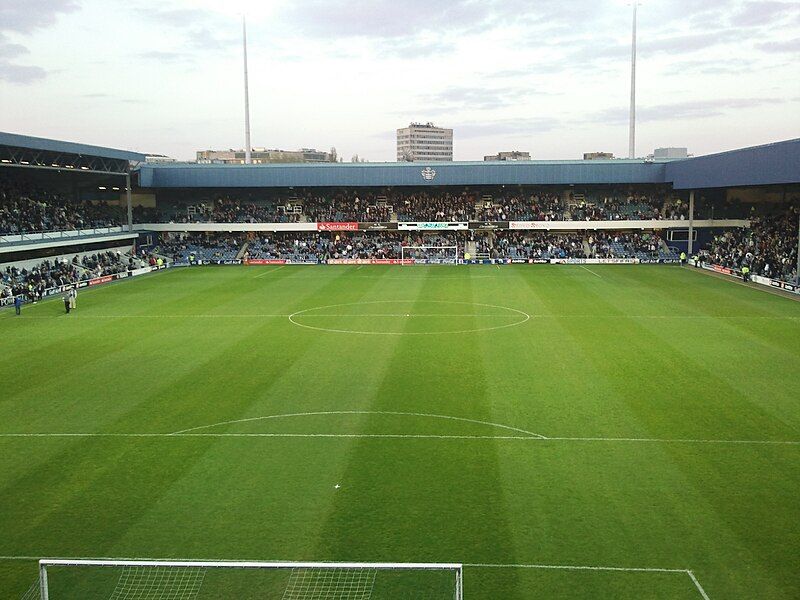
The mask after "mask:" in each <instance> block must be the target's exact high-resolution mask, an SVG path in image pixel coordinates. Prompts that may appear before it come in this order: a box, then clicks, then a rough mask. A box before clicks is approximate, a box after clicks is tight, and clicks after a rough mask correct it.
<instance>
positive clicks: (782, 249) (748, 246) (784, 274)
mask: <svg viewBox="0 0 800 600" xmlns="http://www.w3.org/2000/svg"><path fill="white" fill-rule="evenodd" d="M799 215H800V207H798V206H790V207H789V208H788V209H786V210H784V211H781V212H779V213H776V214H772V215H767V216H761V217H753V218H752V219H751V225H750V229H732V230H728V231H725V232H724V233H721V234H719V235H717V236H715V237H714V239H713V240H712V241H711V243H710V244H708V245H707V247H706V248H705V249H704V250H703V252H702V258H703V260H705V261H707V262H711V263H713V264H717V265H721V266H723V267H727V268H729V269H733V270H735V271H741V270H742V268H743V267H745V266H746V267H749V269H750V274H751V275H760V276H762V277H769V278H770V279H780V280H782V281H786V282H790V283H800V282H799V281H798V273H797V232H798V216H799Z"/></svg>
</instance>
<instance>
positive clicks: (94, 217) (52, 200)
mask: <svg viewBox="0 0 800 600" xmlns="http://www.w3.org/2000/svg"><path fill="white" fill-rule="evenodd" d="M140 214H142V216H144V214H143V213H140ZM121 222H122V211H121V209H120V208H119V207H112V206H109V205H108V204H106V203H105V202H88V201H76V200H72V199H70V198H69V197H67V196H66V195H64V194H61V193H59V192H57V191H54V190H51V189H47V188H45V187H40V186H35V185H30V184H23V183H21V182H20V181H12V180H10V179H0V234H20V233H33V232H39V231H71V230H77V229H89V228H92V227H113V226H117V225H120V224H121Z"/></svg>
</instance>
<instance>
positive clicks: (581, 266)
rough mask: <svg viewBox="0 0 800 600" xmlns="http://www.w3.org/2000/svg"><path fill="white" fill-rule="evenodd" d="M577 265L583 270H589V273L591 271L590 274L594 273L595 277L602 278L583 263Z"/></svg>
mask: <svg viewBox="0 0 800 600" xmlns="http://www.w3.org/2000/svg"><path fill="white" fill-rule="evenodd" d="M578 266H579V267H580V268H581V269H583V270H584V271H589V273H591V274H592V275H594V276H595V277H597V278H599V279H602V277H601V276H600V275H598V274H597V273H595V272H594V271H592V270H591V269H589V268H587V267H584V266H583V265H578Z"/></svg>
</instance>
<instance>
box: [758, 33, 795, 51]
mask: <svg viewBox="0 0 800 600" xmlns="http://www.w3.org/2000/svg"><path fill="white" fill-rule="evenodd" d="M756 48H758V49H759V50H761V51H763V52H769V53H775V54H783V53H786V54H797V53H800V37H796V38H794V39H792V40H781V41H776V42H762V43H760V44H756Z"/></svg>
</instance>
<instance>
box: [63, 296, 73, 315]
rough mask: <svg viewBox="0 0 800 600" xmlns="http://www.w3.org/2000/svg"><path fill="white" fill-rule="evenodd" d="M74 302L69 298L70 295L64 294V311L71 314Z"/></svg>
mask: <svg viewBox="0 0 800 600" xmlns="http://www.w3.org/2000/svg"><path fill="white" fill-rule="evenodd" d="M71 302H72V300H71V298H70V297H69V293H66V294H64V309H65V310H66V311H67V314H69V309H70V303H71Z"/></svg>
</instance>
